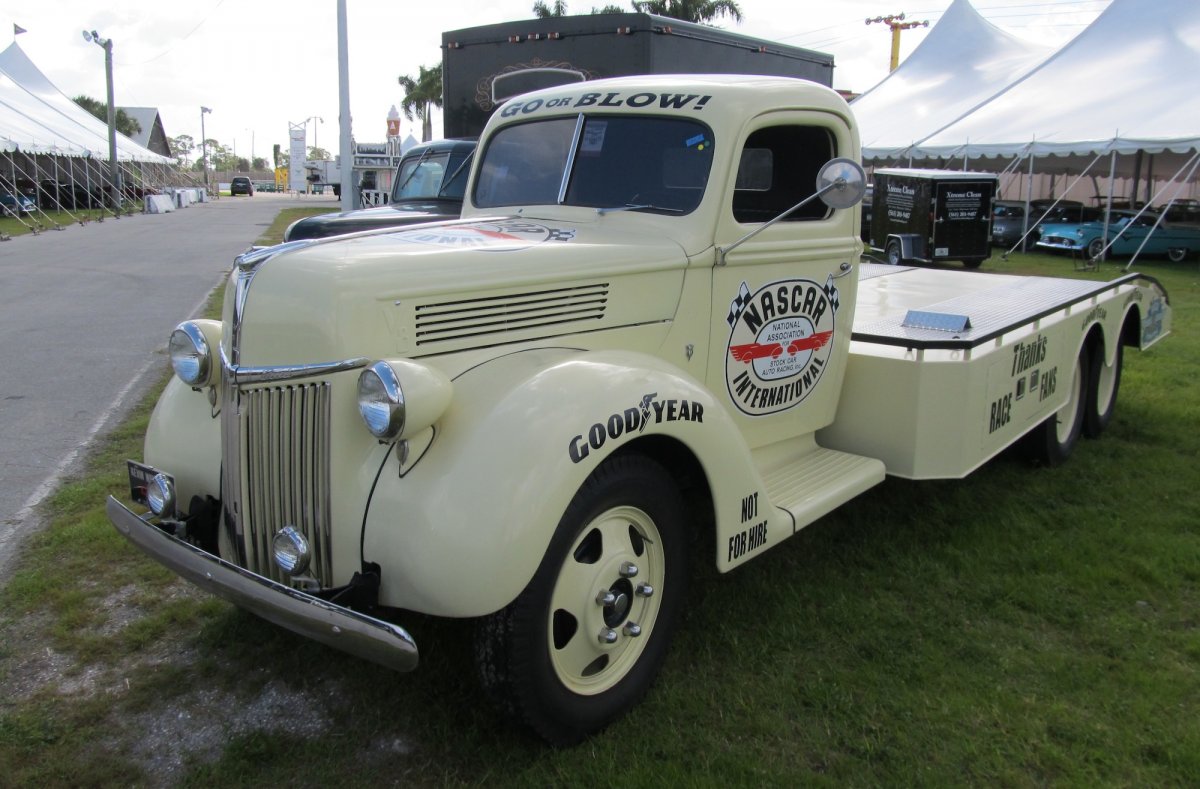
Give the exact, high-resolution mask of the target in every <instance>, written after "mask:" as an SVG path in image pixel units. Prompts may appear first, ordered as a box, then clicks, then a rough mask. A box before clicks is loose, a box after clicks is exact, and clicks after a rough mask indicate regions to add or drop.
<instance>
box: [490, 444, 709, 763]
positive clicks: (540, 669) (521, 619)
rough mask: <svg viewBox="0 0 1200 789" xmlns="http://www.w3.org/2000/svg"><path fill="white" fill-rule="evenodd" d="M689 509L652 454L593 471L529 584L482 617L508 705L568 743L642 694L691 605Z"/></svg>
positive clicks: (546, 734) (497, 692)
mask: <svg viewBox="0 0 1200 789" xmlns="http://www.w3.org/2000/svg"><path fill="white" fill-rule="evenodd" d="M682 513H683V504H682V500H681V499H680V496H679V493H678V490H677V489H676V487H675V484H674V481H673V480H672V478H671V476H670V475H669V474H668V473H667V472H666V470H665V469H664V468H663V467H662V466H661V465H659V464H658V463H657V462H655V461H653V460H651V459H649V458H646V457H643V456H639V455H630V456H625V457H617V458H611V459H609V460H608V461H606V462H605V463H604V464H603V465H601V466H600V467H599V468H598V469H597V470H596V471H595V472H594V473H593V474H592V476H591V477H589V478H588V479H587V481H586V482H585V483H584V484H583V486H582V487H581V488H580V489H579V491H578V492H577V493H576V494H575V497H574V499H572V501H571V504H570V505H569V506H568V507H567V510H566V512H565V513H564V514H563V516H562V519H561V520H560V521H559V524H558V528H557V530H556V531H555V533H554V537H553V538H552V539H551V541H550V546H549V548H547V550H546V553H545V556H544V557H543V558H542V562H541V564H540V566H539V567H538V569H537V572H536V573H535V574H534V577H533V579H532V580H531V581H530V582H529V585H528V586H527V587H526V588H525V590H524V591H523V592H522V593H521V594H520V596H518V597H517V599H516V600H515V601H513V602H512V603H511V604H510V605H509V606H508V607H506V608H504V609H503V610H501V611H499V612H497V613H495V614H492V615H491V616H488V617H486V618H484V619H483V620H481V622H480V627H479V630H478V634H477V639H476V658H477V663H478V667H479V670H480V677H481V679H482V681H483V684H484V688H485V690H487V691H488V692H489V693H490V694H491V695H492V696H493V697H494V699H495V700H496V701H497V702H498V703H499V704H500V706H501V708H502V709H504V710H505V711H506V712H508V713H510V714H512V715H513V716H514V717H517V718H518V719H520V720H521V721H522V722H523V723H525V724H527V725H528V726H530V727H531V728H532V729H533V730H534V731H536V732H537V733H538V734H539V735H541V736H542V737H543V738H544V739H546V740H547V741H549V742H551V743H554V744H558V745H568V744H572V743H575V742H578V741H579V740H581V739H583V738H584V737H586V736H588V735H589V734H591V733H593V732H595V731H598V730H599V729H601V728H603V727H604V726H606V725H607V724H608V723H610V722H612V721H613V720H615V719H616V718H618V717H619V716H621V715H623V714H624V713H625V712H627V711H628V710H629V709H630V708H631V707H633V706H634V705H635V704H637V703H638V701H640V700H641V698H642V697H643V696H644V695H645V693H646V691H647V690H648V689H649V687H650V685H651V684H652V682H653V680H654V678H655V676H656V675H657V674H658V670H659V668H660V667H661V665H662V662H663V659H664V658H665V656H666V652H667V647H668V644H669V642H670V640H671V635H672V632H673V631H674V627H675V624H676V621H677V620H678V618H679V611H680V607H681V605H682V600H683V594H684V585H685V580H684V579H685V575H686V570H685V562H686V552H685V550H684V545H683V516H682Z"/></svg>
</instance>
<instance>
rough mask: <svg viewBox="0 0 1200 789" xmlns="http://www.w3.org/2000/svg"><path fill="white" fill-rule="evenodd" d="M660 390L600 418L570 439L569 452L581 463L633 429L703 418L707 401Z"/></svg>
mask: <svg viewBox="0 0 1200 789" xmlns="http://www.w3.org/2000/svg"><path fill="white" fill-rule="evenodd" d="M657 397H658V393H657V392H652V393H650V394H648V395H644V396H643V397H642V400H641V402H640V403H639V404H638V405H637V406H636V407H634V408H626V409H625V410H624V411H621V412H619V413H614V414H612V415H610V416H609V417H608V419H606V420H604V421H603V422H596V423H595V424H594V425H592V426H591V427H590V428H588V430H587V433H586V434H584V433H580V434H579V435H577V436H575V437H574V438H572V439H571V440H570V441H569V442H568V443H567V456H568V457H569V458H571V462H572V463H579V462H581V461H582V460H583V459H584V458H586V457H587V456H588V455H590V454H591V453H592V450H598V449H600V448H601V447H603V446H604V445H605V444H606V443H607V442H609V441H616V440H617V439H619V438H621V437H622V436H627V435H629V434H631V433H640V432H642V431H643V430H645V429H646V426H647V425H652V424H662V423H663V422H703V421H704V405H703V404H702V403H696V402H692V401H689V400H675V399H671V400H657V399H655V398H657Z"/></svg>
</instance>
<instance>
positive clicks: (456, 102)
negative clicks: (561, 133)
mask: <svg viewBox="0 0 1200 789" xmlns="http://www.w3.org/2000/svg"><path fill="white" fill-rule="evenodd" d="M631 74H769V75H775V76H786V77H799V78H801V79H807V80H811V81H813V82H817V83H819V84H821V85H825V86H826V87H829V86H831V85H832V84H833V56H832V55H827V54H825V53H822V52H814V51H812V50H808V49H800V48H799V47H789V46H785V45H783V44H777V43H775V42H772V41H764V40H762V39H757V38H750V37H749V36H743V35H738V34H736V33H730V32H727V31H725V30H720V29H718V28H715V27H709V26H707V25H696V24H692V23H689V22H681V21H679V20H677V19H668V18H666V17H660V16H654V15H652V14H635V13H629V14H587V15H581V16H561V17H550V18H548V19H529V20H524V21H518V22H503V23H500V24H495V25H484V26H482V27H471V28H465V29H462V30H451V31H447V32H445V33H442V81H443V86H444V96H443V103H444V106H443V127H444V134H445V136H446V137H476V136H478V135H479V133H480V132H481V131H482V130H483V125H484V124H485V123H486V122H487V119H488V117H489V116H490V115H491V113H492V110H493V109H495V108H496V106H498V105H499V104H501V103H503V102H504V100H505V99H508V98H510V97H512V96H516V95H519V94H521V93H527V92H529V91H531V90H536V89H538V88H545V87H552V86H554V85H560V84H568V83H573V82H581V81H583V80H591V79H599V78H601V77H621V76H628V75H631Z"/></svg>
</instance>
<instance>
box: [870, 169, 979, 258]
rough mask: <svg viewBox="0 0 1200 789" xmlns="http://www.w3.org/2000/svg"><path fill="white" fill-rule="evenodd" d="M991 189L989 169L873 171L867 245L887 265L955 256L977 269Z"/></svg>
mask: <svg viewBox="0 0 1200 789" xmlns="http://www.w3.org/2000/svg"><path fill="white" fill-rule="evenodd" d="M996 191H997V179H996V176H995V175H994V174H992V173H972V172H963V171H959V170H920V169H901V168H886V169H882V170H876V171H875V184H874V190H873V195H872V198H871V232H870V246H871V248H872V249H874V250H875V251H877V252H882V253H884V255H885V256H886V257H887V261H888V262H889V263H892V264H902V263H934V262H941V261H948V260H961V261H962V263H963V265H964V266H966V267H967V268H977V267H978V266H979V264H980V263H982V262H983V261H985V260H987V259H988V257H989V256H990V255H991V239H992V203H993V201H994V200H995V198H996Z"/></svg>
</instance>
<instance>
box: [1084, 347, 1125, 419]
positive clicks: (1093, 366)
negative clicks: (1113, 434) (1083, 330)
mask: <svg viewBox="0 0 1200 789" xmlns="http://www.w3.org/2000/svg"><path fill="white" fill-rule="evenodd" d="M1124 357H1125V346H1123V345H1121V343H1120V341H1119V340H1118V341H1117V356H1116V358H1115V359H1114V360H1113V363H1112V366H1111V367H1110V366H1109V365H1107V364H1105V363H1104V344H1103V343H1100V342H1097V343H1093V346H1092V354H1091V359H1089V360H1088V377H1087V381H1088V385H1087V403H1086V408H1085V410H1084V413H1083V434H1084V435H1085V436H1087V437H1088V438H1098V437H1099V436H1100V434H1101V433H1103V432H1104V428H1106V427H1108V423H1109V422H1111V421H1112V417H1113V412H1115V411H1116V409H1117V392H1119V391H1120V390H1121V366H1122V364H1123V363H1124Z"/></svg>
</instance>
